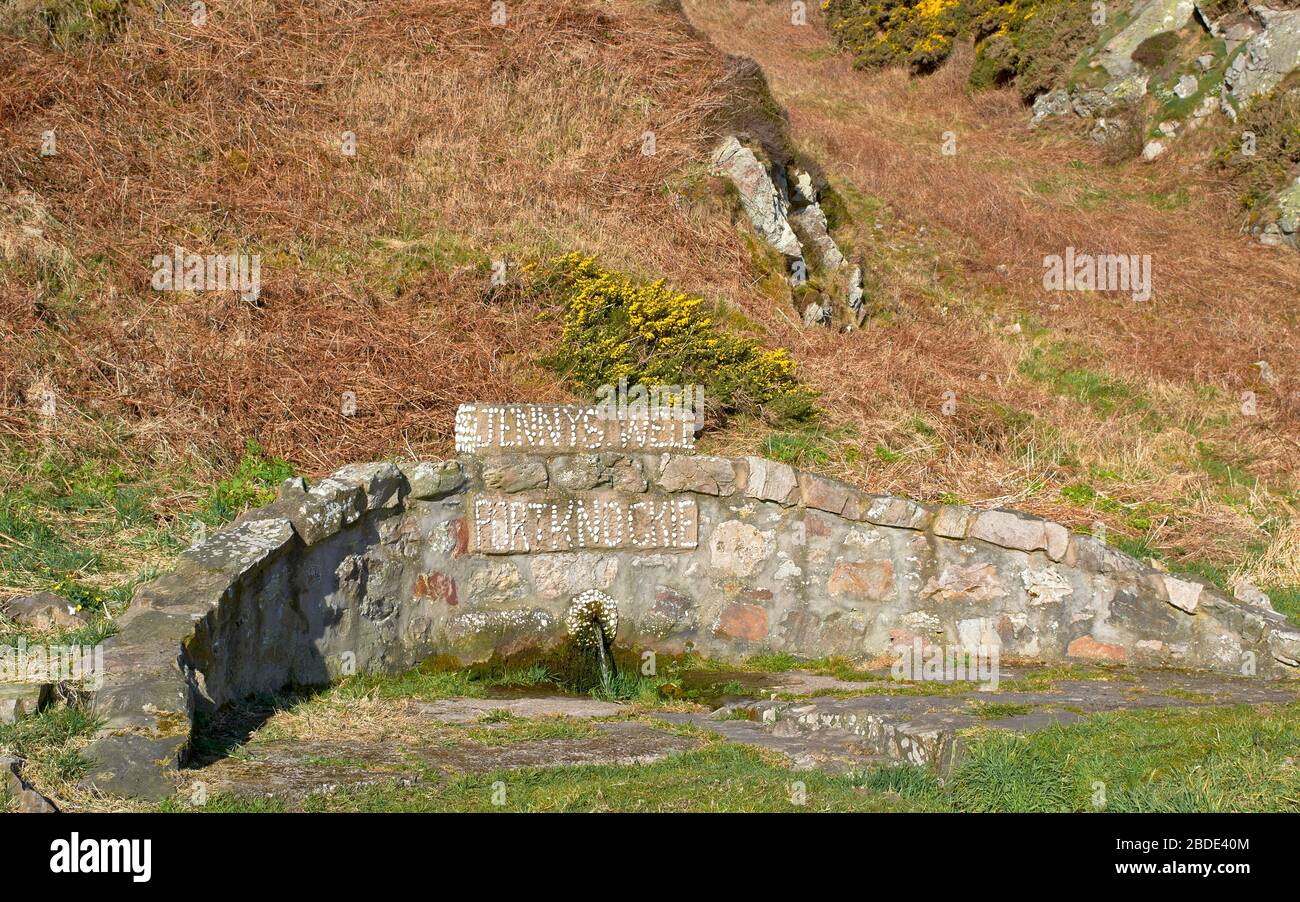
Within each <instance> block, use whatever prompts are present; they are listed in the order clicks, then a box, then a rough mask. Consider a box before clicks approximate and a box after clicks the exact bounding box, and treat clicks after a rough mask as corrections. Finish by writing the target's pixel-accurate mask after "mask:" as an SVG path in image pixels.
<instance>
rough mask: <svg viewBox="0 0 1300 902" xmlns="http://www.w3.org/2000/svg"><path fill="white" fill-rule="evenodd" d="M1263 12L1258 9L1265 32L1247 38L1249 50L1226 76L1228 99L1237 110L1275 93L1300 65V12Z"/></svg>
mask: <svg viewBox="0 0 1300 902" xmlns="http://www.w3.org/2000/svg"><path fill="white" fill-rule="evenodd" d="M1263 10H1264V8H1263V7H1256V8H1255V15H1256V17H1257V18H1258V19H1260V20H1262V27H1261V29H1260V30H1259V31H1258V32H1256V33H1255V34H1253V35H1250V36H1249V37H1247V38H1246V39H1245V41H1246V49H1245V50H1244V51H1243V52H1242V53H1240V54H1239V55H1238V56H1237V57H1236V58H1235V59H1234V60H1233V61H1232V64H1231V65H1230V66H1228V69H1227V71H1226V72H1225V73H1224V75H1223V83H1224V86H1225V89H1226V95H1227V99H1230V100H1231V101H1232V104H1233V105H1235V106H1236V108H1237V109H1241V108H1242V107H1244V106H1245V105H1246V104H1247V103H1249V101H1250V100H1252V99H1253V98H1255V97H1257V96H1259V95H1260V94H1263V93H1265V92H1267V91H1270V90H1272V89H1273V88H1274V87H1275V86H1276V85H1277V84H1278V83H1280V82H1281V81H1282V79H1284V78H1286V76H1287V75H1288V74H1289V73H1291V72H1293V71H1295V69H1296V68H1297V67H1298V66H1300V10H1284V11H1267V12H1264V11H1263ZM1238 34H1239V35H1244V34H1245V32H1244V31H1242V32H1238Z"/></svg>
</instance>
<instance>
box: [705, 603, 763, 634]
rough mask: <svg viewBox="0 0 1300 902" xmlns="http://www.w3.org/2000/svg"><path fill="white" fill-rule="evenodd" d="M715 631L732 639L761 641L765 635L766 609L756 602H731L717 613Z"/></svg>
mask: <svg viewBox="0 0 1300 902" xmlns="http://www.w3.org/2000/svg"><path fill="white" fill-rule="evenodd" d="M716 632H718V633H721V634H722V635H724V636H731V637H732V638H734V639H746V640H748V641H750V642H761V641H762V640H763V639H764V638H766V637H767V611H766V610H765V609H764V608H762V607H759V606H758V605H756V604H732V605H727V607H725V608H723V609H722V613H721V614H720V615H718V625H717V629H716Z"/></svg>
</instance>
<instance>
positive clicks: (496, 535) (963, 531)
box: [88, 406, 1300, 797]
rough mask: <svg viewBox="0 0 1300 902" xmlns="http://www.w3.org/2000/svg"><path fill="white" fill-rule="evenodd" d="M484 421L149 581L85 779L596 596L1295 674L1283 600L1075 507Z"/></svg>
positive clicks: (873, 651)
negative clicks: (581, 596)
mask: <svg viewBox="0 0 1300 902" xmlns="http://www.w3.org/2000/svg"><path fill="white" fill-rule="evenodd" d="M550 410H555V409H554V408H550ZM574 410H578V409H576V408H575V409H574ZM481 414H482V411H481V410H477V409H476V408H474V407H473V406H467V407H466V408H463V409H462V415H461V416H460V417H458V435H457V447H458V448H472V449H474V453H473V454H463V455H462V456H461V457H460V459H459V460H457V461H449V462H442V463H434V462H421V463H412V464H391V463H379V464H366V465H356V466H350V467H345V468H344V469H342V470H340V471H338V472H337V473H334V474H333V475H332V476H330V477H328V478H326V479H323V480H321V481H320V482H318V483H316V484H314V485H311V486H308V485H307V484H306V483H305V482H304V481H303V480H301V479H293V480H289V481H288V482H286V483H285V484H284V486H282V487H281V490H280V493H279V497H278V499H277V500H276V501H275V502H274V503H273V504H271V505H269V506H268V507H266V508H262V509H260V510H257V511H253V512H251V513H250V514H247V515H245V516H244V517H242V518H241V519H240V520H239V521H237V522H236V523H235V524H234V525H233V526H231V527H230V528H228V529H225V530H222V531H221V532H218V533H216V534H215V535H213V536H212V537H211V538H210V539H209V540H208V541H206V542H205V543H203V544H201V545H199V546H198V547H196V548H193V549H190V550H189V551H186V552H185V553H183V554H182V555H181V558H180V560H179V562H178V564H177V566H176V568H175V569H174V570H173V571H172V572H171V573H169V574H167V575H166V576H163V577H161V578H160V579H158V580H156V581H154V582H152V583H149V584H147V585H144V586H142V587H140V589H139V590H138V591H137V593H136V596H135V598H134V600H133V602H132V605H131V607H130V609H129V610H128V611H127V612H126V614H125V615H124V616H123V617H122V618H121V621H120V632H119V633H118V634H117V635H116V636H114V637H113V638H112V639H110V640H109V642H108V644H107V647H106V651H105V669H106V678H105V682H104V685H103V687H102V688H101V689H100V690H99V691H98V692H97V693H96V696H95V700H94V704H95V708H96V710H97V712H98V713H99V714H100V715H101V716H102V717H103V718H104V719H105V721H104V727H103V729H102V731H101V735H100V737H99V738H98V739H97V740H96V741H95V742H94V743H93V744H92V746H91V748H90V754H91V757H92V759H93V760H94V761H95V764H96V766H95V770H94V772H93V773H92V774H91V776H90V777H89V778H88V783H89V784H91V785H93V786H96V787H98V788H100V789H102V790H103V791H105V792H107V793H110V794H117V795H127V796H143V797H158V796H160V795H164V794H166V793H168V792H170V789H171V784H170V782H169V780H168V775H167V771H169V770H172V769H175V767H176V766H177V765H178V764H179V763H180V761H181V760H182V758H183V755H184V754H185V751H186V746H187V743H188V738H189V731H190V725H191V722H192V719H193V715H194V713H195V711H196V710H204V709H208V710H210V709H214V708H216V707H219V706H220V705H222V704H225V703H227V702H229V701H232V700H236V699H239V698H242V697H245V696H248V695H251V694H255V693H259V692H270V691H275V690H277V689H280V688H282V687H284V686H287V685H293V684H296V685H314V684H321V683H325V682H328V681H329V680H331V679H334V678H337V677H339V676H341V675H343V674H346V673H353V672H360V673H367V672H396V671H400V670H404V669H408V668H410V667H413V666H415V665H417V664H419V663H420V662H422V661H424V660H427V659H428V658H430V657H433V656H435V655H441V656H448V655H450V656H455V657H456V658H458V659H459V660H460V661H462V662H465V663H470V662H475V661H481V660H485V659H487V658H489V657H491V656H492V655H494V654H498V655H502V656H508V655H511V654H514V653H518V652H523V651H526V650H531V649H542V648H547V647H552V646H556V645H559V644H561V643H563V642H564V641H565V638H566V629H565V623H564V615H565V612H566V609H567V607H568V605H569V603H570V600H571V599H572V597H573V596H574V595H576V594H578V593H580V592H582V591H584V590H587V589H600V590H603V591H605V592H606V593H608V594H609V595H610V596H611V597H613V599H614V600H615V601H616V603H617V605H618V612H619V617H618V631H617V635H616V637H615V641H616V642H617V643H618V644H619V645H621V646H628V647H642V648H650V649H655V650H658V651H661V652H686V651H694V652H698V653H701V654H704V655H706V656H710V657H716V658H722V659H728V660H739V659H742V658H745V657H747V656H749V655H752V654H755V653H757V652H774V651H775V652H789V653H792V654H795V655H802V656H809V657H822V656H826V655H846V656H851V657H854V658H867V657H873V656H878V655H881V654H888V653H890V650H891V649H892V648H894V647H895V646H900V645H906V646H910V645H911V644H912V643H913V642H914V641H915V640H917V639H919V640H920V641H921V642H922V643H927V644H942V645H957V644H960V645H965V646H972V645H985V646H988V645H996V646H998V647H1000V649H1001V654H1002V655H1004V656H1020V657H1026V658H1035V659H1040V660H1049V661H1056V660H1068V659H1078V660H1094V661H1096V660H1099V661H1103V662H1112V663H1118V664H1137V665H1148V666H1177V667H1186V668H1199V669H1208V670H1217V671H1222V672H1228V673H1238V674H1239V673H1248V674H1251V673H1253V674H1256V675H1258V676H1261V677H1268V678H1279V677H1296V676H1300V667H1298V664H1300V630H1297V629H1296V628H1295V627H1293V626H1291V625H1289V624H1288V623H1287V621H1286V619H1285V618H1284V617H1283V616H1282V615H1279V614H1277V613H1276V612H1274V611H1272V610H1271V608H1269V607H1268V606H1267V604H1266V603H1264V604H1249V603H1244V602H1238V601H1235V600H1232V599H1229V598H1226V597H1225V596H1224V595H1223V594H1222V593H1220V592H1219V591H1218V590H1217V589H1215V588H1214V587H1213V586H1210V585H1208V584H1205V583H1203V582H1200V581H1198V580H1195V579H1191V578H1187V577H1175V576H1171V575H1169V574H1167V573H1162V572H1159V571H1156V570H1153V569H1151V568H1149V567H1147V566H1145V565H1143V564H1141V563H1139V562H1138V561H1136V560H1134V559H1133V558H1131V557H1129V556H1127V555H1125V554H1123V553H1121V552H1119V551H1117V550H1115V549H1113V548H1111V547H1108V546H1107V545H1105V544H1104V543H1102V542H1099V541H1098V540H1096V539H1094V538H1091V537H1089V536H1082V535H1072V534H1071V533H1070V532H1069V531H1068V530H1067V529H1066V528H1065V527H1063V526H1061V525H1060V524H1057V523H1052V522H1049V521H1045V520H1041V519H1037V518H1034V517H1030V516H1026V515H1023V514H1018V513H1015V512H1012V511H1002V510H985V511H979V510H975V509H971V508H965V507H955V506H941V507H935V506H929V505H924V504H918V503H916V502H913V501H910V500H907V499H905V498H897V497H890V496H879V495H870V494H867V493H865V492H862V491H860V490H859V489H857V488H855V487H853V486H851V485H847V484H844V483H841V482H837V481H835V480H831V479H827V478H825V477H822V476H817V475H815V474H812V473H806V472H800V471H797V470H794V469H792V468H791V467H789V466H786V465H784V464H780V463H776V462H773V461H769V460H764V459H761V458H757V457H747V458H741V459H735V460H731V459H724V458H717V457H706V456H698V455H693V454H691V453H688V452H687V451H686V450H685V449H686V448H689V447H690V442H689V441H686V440H685V439H683V437H682V434H681V433H674V432H673V431H672V429H671V428H667V427H665V428H664V429H663V430H661V432H660V433H658V434H662V435H665V436H673V435H676V438H672V440H671V441H670V443H669V444H670V446H671V447H673V448H674V449H676V450H671V451H663V452H656V451H652V450H649V448H650V447H652V445H653V441H652V440H650V439H648V438H647V436H651V435H654V434H656V433H655V431H654V429H651V430H650V431H649V432H647V431H646V429H645V427H646V424H639V425H638V424H637V423H635V422H633V423H631V424H627V423H624V424H623V425H621V426H614V427H610V428H609V429H608V430H607V431H604V432H600V435H601V438H600V439H599V440H595V439H592V438H591V436H593V435H595V434H596V431H592V432H588V433H586V435H585V437H584V436H582V435H579V433H578V432H577V431H573V432H570V433H564V432H563V430H560V431H556V429H550V430H549V431H548V432H547V434H546V435H543V434H542V432H543V431H545V429H546V427H544V426H540V425H539V426H537V427H536V430H534V431H533V432H531V433H530V432H529V431H528V430H524V431H522V432H518V433H515V434H514V440H511V439H510V438H509V435H510V433H508V432H505V433H503V432H500V430H499V429H498V431H497V432H495V433H492V432H491V431H490V430H491V429H493V428H495V427H493V426H492V422H493V421H492V419H491V417H490V416H483V415H481ZM500 422H501V421H500V420H498V421H497V423H498V426H499V423H500ZM531 422H532V423H533V424H538V423H544V422H548V421H546V420H545V418H541V419H540V420H539V419H533V420H532V421H531ZM549 422H551V423H552V424H554V423H556V422H558V420H552V421H549ZM573 422H575V423H576V422H578V418H575V419H574V420H573ZM485 430H487V431H485ZM628 430H630V432H629V431H628ZM638 430H639V431H638ZM629 435H633V436H640V438H639V439H637V440H633V441H629V439H628V436H629ZM492 436H495V439H494V440H487V439H489V438H491V437H492ZM502 436H506V437H507V440H506V441H504V442H503V441H501V440H500V439H501V438H502ZM566 436H567V437H566ZM629 448H630V449H631V450H627V449H629ZM609 449H614V450H609Z"/></svg>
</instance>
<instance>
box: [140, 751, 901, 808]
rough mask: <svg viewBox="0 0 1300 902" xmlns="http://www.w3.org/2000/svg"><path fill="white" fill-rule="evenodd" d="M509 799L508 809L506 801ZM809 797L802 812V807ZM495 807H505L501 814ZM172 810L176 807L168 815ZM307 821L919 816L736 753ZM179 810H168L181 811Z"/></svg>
mask: <svg viewBox="0 0 1300 902" xmlns="http://www.w3.org/2000/svg"><path fill="white" fill-rule="evenodd" d="M502 790H504V799H503V798H502ZM800 797H802V800H803V804H797V803H796V801H795V800H796V799H798V798H800ZM494 798H495V799H497V800H502V801H504V804H500V805H497V804H494V803H493V802H494ZM250 804H251V805H253V806H257V807H255V808H252V809H251V810H266V808H265V806H264V804H263V803H261V802H253V803H244V802H236V801H233V800H230V799H214V800H212V801H211V802H210V804H209V805H208V806H207V808H206V809H205V810H208V811H230V810H250V808H249V807H248V806H249V805H250ZM164 807H167V806H164ZM304 807H305V808H306V810H308V811H358V810H361V811H477V812H493V811H501V812H520V811H528V812H531V811H539V812H540V811H545V812H561V811H563V812H578V811H582V812H591V811H638V812H688V811H697V812H704V811H738V812H739V811H744V812H802V811H809V812H811V811H826V812H828V811H901V810H912V809H914V808H916V807H917V806H915V805H913V804H912V803H910V802H908V801H905V800H901V799H897V798H887V797H884V796H881V795H879V794H877V793H871V792H868V791H865V790H863V789H862V788H861V787H859V786H858V785H856V784H855V781H854V779H853V778H851V777H849V776H834V775H830V774H824V773H821V772H818V771H795V770H791V769H790V768H788V767H785V766H782V765H779V764H775V763H773V762H772V761H771V760H769V759H768V758H767V757H766V756H764V755H762V754H760V753H759V752H757V751H755V750H753V749H750V748H747V747H743V746H738V745H733V744H728V743H714V744H711V745H708V746H705V747H704V748H701V749H699V750H696V751H690V752H684V753H681V754H677V755H672V756H670V757H668V758H667V759H665V760H663V761H660V762H657V763H654V764H648V765H641V766H615V765H599V766H584V767H562V768H553V769H529V770H503V771H496V772H493V773H486V774H471V775H464V776H458V777H452V778H450V779H446V780H443V781H440V782H435V781H433V780H425V781H422V782H420V783H417V784H415V785H414V786H409V787H407V786H400V785H398V784H397V783H396V782H394V783H392V784H381V785H373V786H366V787H363V788H360V789H356V790H346V791H343V792H339V793H336V794H334V795H329V796H313V797H312V798H310V799H308V800H307V802H306V803H305V804H304ZM180 808H181V806H179V805H177V806H173V807H170V808H169V809H168V810H178V809H180Z"/></svg>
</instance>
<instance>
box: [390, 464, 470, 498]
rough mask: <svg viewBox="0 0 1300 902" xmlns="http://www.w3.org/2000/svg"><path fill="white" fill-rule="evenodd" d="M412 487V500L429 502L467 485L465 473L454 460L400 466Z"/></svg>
mask: <svg viewBox="0 0 1300 902" xmlns="http://www.w3.org/2000/svg"><path fill="white" fill-rule="evenodd" d="M399 469H400V470H401V471H402V475H404V476H405V477H406V482H407V484H408V485H409V486H410V494H411V498H413V499H416V500H420V501H427V500H433V499H435V498H441V497H443V496H445V495H450V494H451V493H452V492H454V491H456V490H457V489H459V488H461V487H462V486H463V485H465V472H464V471H463V470H462V469H461V467H460V464H459V463H457V462H456V461H454V460H449V461H427V460H422V461H419V462H418V463H404V464H400V465H399Z"/></svg>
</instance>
